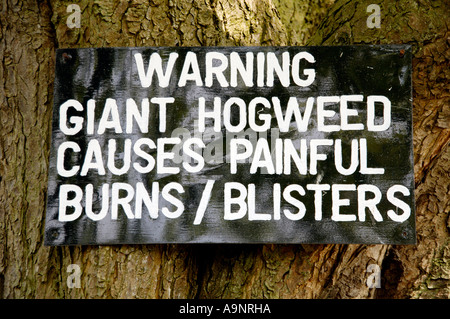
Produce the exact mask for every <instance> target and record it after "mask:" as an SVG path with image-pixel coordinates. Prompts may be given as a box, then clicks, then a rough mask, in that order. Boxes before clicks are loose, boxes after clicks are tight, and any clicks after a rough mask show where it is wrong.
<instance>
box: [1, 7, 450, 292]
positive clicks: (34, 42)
mask: <svg viewBox="0 0 450 319" xmlns="http://www.w3.org/2000/svg"><path fill="white" fill-rule="evenodd" d="M330 2H331V1H319V2H318V3H319V4H320V7H319V8H317V9H316V7H315V6H316V3H317V2H315V1H303V2H301V4H300V3H298V2H289V3H288V4H286V2H282V1H279V2H278V1H276V2H275V5H274V3H272V2H271V1H270V0H253V1H252V0H237V1H234V0H233V1H232V0H212V1H206V0H193V1H187V0H176V1H166V0H152V1H150V2H149V1H142V0H134V1H124V0H116V1H106V0H104V1H102V0H98V1H78V2H77V3H78V5H79V7H80V9H81V20H80V28H77V27H75V28H69V27H68V25H67V18H68V17H69V16H70V14H71V13H70V12H67V7H68V5H69V4H70V3H67V2H66V1H59V0H58V1H31V0H30V1H25V2H23V3H22V2H20V1H18V2H17V3H16V1H12V0H11V1H6V0H4V1H2V3H1V4H0V32H1V33H0V61H1V63H0V81H1V82H0V295H1V296H2V297H4V298H111V297H112V298H377V297H378V298H383V297H394V298H408V297H443V298H448V297H450V285H449V280H450V264H449V260H450V240H449V236H448V233H449V228H450V220H449V216H448V213H449V210H450V196H449V194H450V189H449V166H450V151H449V147H448V144H449V140H450V125H449V123H450V110H449V99H450V94H449V91H448V77H449V73H448V72H449V71H448V65H449V58H450V52H449V48H448V42H447V38H448V37H449V32H448V28H447V25H446V21H448V20H449V16H448V13H449V11H450V10H449V5H448V2H445V1H441V2H440V1H406V0H403V1H398V2H391V1H382V2H379V3H380V8H381V25H380V28H369V27H367V24H366V21H367V18H368V17H369V15H370V13H368V12H367V11H366V9H367V6H368V5H369V4H371V3H373V2H377V3H378V1H354V2H352V1H337V2H336V3H335V4H334V5H332V6H331V7H328V5H329V3H330ZM289 4H290V6H289ZM277 8H279V10H277ZM286 8H297V9H299V8H300V9H301V10H303V11H307V12H310V13H309V14H308V15H307V16H302V15H299V12H298V11H297V10H295V11H294V12H293V10H294V9H289V10H287V9H286ZM309 8H310V9H309ZM309 10H310V11H309ZM324 11H327V15H326V17H325V18H324V19H323V21H322V23H321V24H320V26H319V27H318V30H317V32H316V33H315V34H314V36H312V37H311V38H310V39H309V42H308V43H309V44H311V45H313V44H314V45H334V44H360V43H372V44H378V43H412V44H413V45H414V54H415V56H414V60H413V64H414V72H413V88H414V102H413V103H414V110H413V112H414V155H415V178H416V193H415V196H416V216H417V218H416V219H417V233H418V244H417V245H414V246H390V245H212V244H211V245H133V246H130V245H118V246H82V247H78V246H75V247H45V246H43V231H44V219H45V218H44V216H45V202H46V188H47V186H46V184H47V171H48V153H49V139H50V123H51V112H52V107H53V105H52V90H53V77H54V50H55V48H63V47H65V48H68V47H70V48H76V47H106V46H113V47H117V46H200V45H202V46H216V45H291V44H292V45H303V44H305V43H306V40H308V37H309V35H310V34H312V32H313V30H315V29H316V28H317V23H318V21H319V20H320V19H322V16H323V12H324ZM292 21H298V22H296V23H293V22H292ZM311 21H312V22H311ZM296 24H298V27H295V25H296ZM371 264H373V265H378V266H379V267H380V268H381V271H382V273H381V287H380V288H369V286H368V285H367V279H368V276H369V275H370V272H368V266H369V265H371ZM70 265H77V266H78V267H79V271H80V272H81V277H80V284H79V285H76V286H75V287H74V286H73V285H70V284H69V283H70V281H71V278H72V277H71V274H72V273H73V272H72V270H71V269H73V268H71V267H69V266H70Z"/></svg>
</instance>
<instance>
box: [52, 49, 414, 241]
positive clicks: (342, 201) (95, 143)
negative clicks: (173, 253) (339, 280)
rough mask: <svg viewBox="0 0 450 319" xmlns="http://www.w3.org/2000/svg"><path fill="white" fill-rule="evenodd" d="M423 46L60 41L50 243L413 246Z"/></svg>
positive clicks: (53, 127)
mask: <svg viewBox="0 0 450 319" xmlns="http://www.w3.org/2000/svg"><path fill="white" fill-rule="evenodd" d="M411 56H412V54H411V48H410V46H407V45H385V46H335V47H195V48H194V47H191V48H188V47H186V48H180V47H177V48H169V47H163V48H159V47H158V48H156V47H154V48H153V47H149V48H97V49H95V48H85V49H58V50H57V52H56V68H55V89H54V110H53V120H52V142H51V150H50V159H49V179H48V202H47V213H46V226H45V243H46V245H90V244H95V245H102V244H138V243H365V244H414V243H415V242H416V234H415V213H414V172H413V145H412V92H411Z"/></svg>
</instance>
